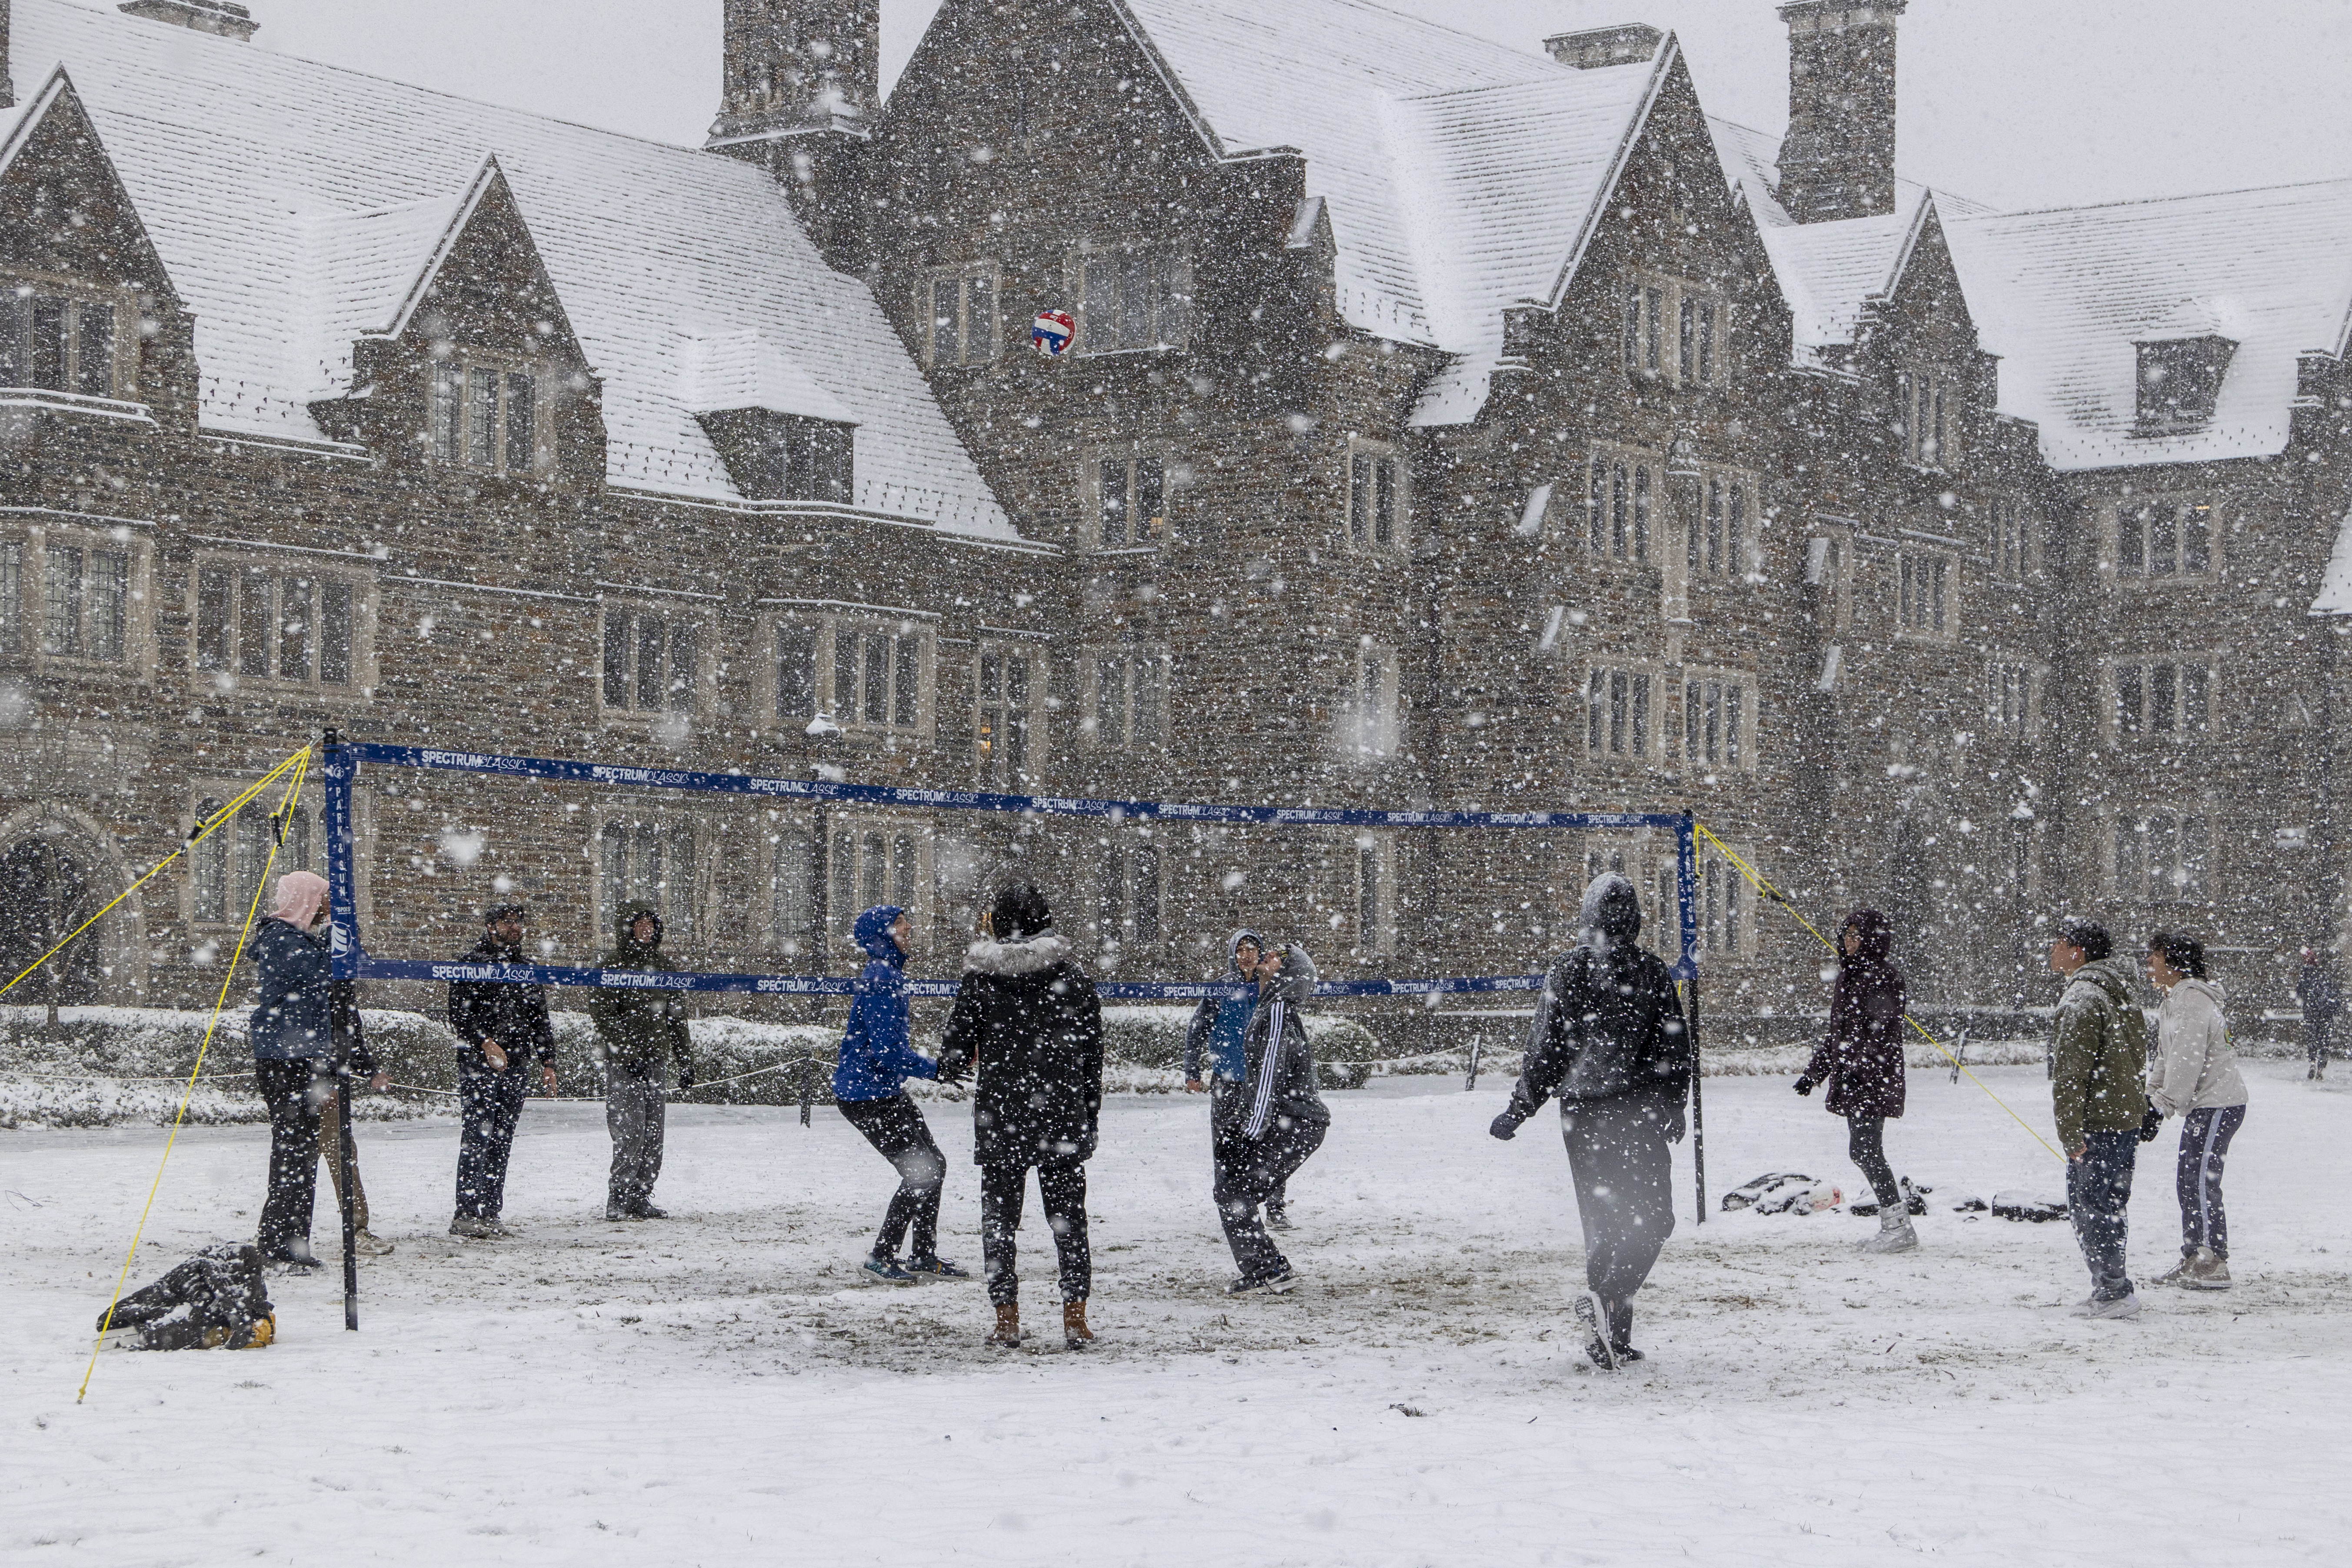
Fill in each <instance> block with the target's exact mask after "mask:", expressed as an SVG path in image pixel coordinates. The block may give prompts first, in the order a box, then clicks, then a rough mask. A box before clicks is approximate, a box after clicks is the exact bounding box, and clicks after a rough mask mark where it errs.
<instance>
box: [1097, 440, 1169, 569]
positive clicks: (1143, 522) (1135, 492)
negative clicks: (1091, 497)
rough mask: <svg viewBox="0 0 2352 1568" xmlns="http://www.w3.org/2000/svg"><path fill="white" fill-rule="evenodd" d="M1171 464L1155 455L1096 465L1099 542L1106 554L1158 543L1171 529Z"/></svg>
mask: <svg viewBox="0 0 2352 1568" xmlns="http://www.w3.org/2000/svg"><path fill="white" fill-rule="evenodd" d="M1168 489H1169V487H1168V464H1167V461H1166V459H1165V458H1161V457H1160V454H1158V453H1156V452H1123V453H1114V454H1110V455H1108V456H1105V457H1102V458H1097V460H1096V463H1095V510H1096V524H1097V526H1096V533H1095V539H1096V542H1097V543H1098V544H1100V545H1101V546H1102V547H1103V548H1104V549H1106V550H1118V549H1122V548H1125V547H1126V546H1128V545H1131V544H1153V543H1157V542H1159V540H1160V536H1161V535H1162V534H1163V533H1165V532H1166V531H1167V529H1168Z"/></svg>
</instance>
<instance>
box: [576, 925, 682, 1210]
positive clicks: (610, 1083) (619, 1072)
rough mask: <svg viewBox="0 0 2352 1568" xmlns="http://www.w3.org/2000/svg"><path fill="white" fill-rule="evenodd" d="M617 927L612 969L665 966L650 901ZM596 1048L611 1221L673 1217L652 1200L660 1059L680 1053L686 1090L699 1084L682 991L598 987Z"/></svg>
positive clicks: (662, 1096) (591, 1008)
mask: <svg viewBox="0 0 2352 1568" xmlns="http://www.w3.org/2000/svg"><path fill="white" fill-rule="evenodd" d="M614 923H615V929H614V942H613V951H612V952H608V953H606V954H605V955H604V968H606V969H647V970H656V971H663V972H667V971H671V970H674V969H675V967H676V966H675V965H674V964H672V963H669V962H668V961H667V960H666V959H664V958H663V957H662V955H661V939H662V922H661V917H660V916H659V915H656V914H655V913H654V910H653V906H652V905H650V904H626V905H624V906H623V907H622V909H621V912H620V918H619V919H618V921H615V922H614ZM588 1016H589V1017H590V1018H591V1019H592V1020H593V1021H594V1023H595V1025H596V1049H597V1054H598V1055H599V1056H600V1057H602V1058H603V1059H604V1126H605V1128H606V1129H607V1130H608V1131H610V1132H611V1133H612V1134H613V1177H612V1184H611V1186H610V1188H609V1190H608V1192H607V1194H606V1196H605V1202H604V1217H605V1218H606V1219H609V1220H631V1219H667V1218H668V1217H669V1216H668V1215H666V1214H664V1213H663V1212H662V1211H661V1210H660V1209H657V1208H656V1207H654V1204H653V1197H654V1183H655V1181H656V1179H657V1178H659V1176H660V1175H661V1165H662V1126H663V1122H664V1121H665V1120H666V1119H667V1104H668V1098H667V1091H666V1088H665V1084H664V1074H663V1070H662V1067H663V1063H662V1058H664V1057H665V1056H670V1057H675V1058H677V1087H678V1089H679V1091H680V1092H684V1091H685V1090H687V1089H692V1088H693V1087H694V1058H693V1057H692V1055H691V1054H689V1047H690V1046H691V1041H690V1039H689V1038H688V1035H687V1030H686V1009H685V1007H684V1006H683V1005H681V1004H680V1002H679V1000H678V993H677V992H676V991H673V990H669V989H667V988H657V987H653V986H647V987H645V988H643V989H640V988H637V987H635V986H610V985H607V986H600V987H599V988H598V989H597V992H596V995H595V998H594V999H593V1001H591V1002H590V1003H589V1004H588Z"/></svg>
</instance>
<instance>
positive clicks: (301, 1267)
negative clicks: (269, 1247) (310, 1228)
mask: <svg viewBox="0 0 2352 1568" xmlns="http://www.w3.org/2000/svg"><path fill="white" fill-rule="evenodd" d="M262 1256H263V1258H266V1259H267V1260H268V1261H269V1262H271V1263H274V1264H276V1265H278V1268H282V1269H284V1270H285V1271H286V1272H287V1273H289V1274H310V1273H314V1272H316V1271H317V1270H318V1269H319V1268H320V1262H319V1256H318V1254H316V1253H314V1252H312V1251H311V1250H310V1243H309V1242H307V1241H297V1242H292V1243H289V1245H287V1246H285V1247H279V1248H278V1250H277V1251H275V1252H268V1253H264V1254H262Z"/></svg>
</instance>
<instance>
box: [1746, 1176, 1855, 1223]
mask: <svg viewBox="0 0 2352 1568" xmlns="http://www.w3.org/2000/svg"><path fill="white" fill-rule="evenodd" d="M1843 1195H1844V1194H1842V1193H1840V1192H1839V1191H1838V1190H1837V1188H1835V1187H1833V1186H1832V1185H1831V1184H1829V1183H1827V1182H1824V1181H1822V1180H1820V1179H1818V1178H1816V1177H1812V1176H1808V1175H1805V1174H1803V1173H1800V1172H1796V1171H1775V1172H1773V1173H1770V1174H1769V1175H1764V1176H1759V1177H1757V1178H1756V1179H1755V1180H1754V1181H1752V1182H1743V1183H1742V1184H1739V1185H1738V1186H1736V1187H1734V1188H1732V1189H1731V1191H1729V1192H1727V1193H1726V1194H1723V1207H1724V1212H1725V1213H1727V1214H1728V1213H1731V1212H1733V1211H1735V1210H1738V1209H1753V1210H1754V1211H1755V1212H1756V1213H1758V1214H1819V1213H1821V1211H1822V1210H1823V1209H1827V1208H1835V1207H1836V1206H1837V1205H1838V1200H1839V1199H1840V1198H1842V1197H1843Z"/></svg>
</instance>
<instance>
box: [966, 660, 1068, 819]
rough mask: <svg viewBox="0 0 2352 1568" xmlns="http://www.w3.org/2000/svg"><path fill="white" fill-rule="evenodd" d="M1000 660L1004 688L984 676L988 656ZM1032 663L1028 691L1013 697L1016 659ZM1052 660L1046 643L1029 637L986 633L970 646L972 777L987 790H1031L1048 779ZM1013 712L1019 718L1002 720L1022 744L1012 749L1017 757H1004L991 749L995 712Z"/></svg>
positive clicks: (1023, 792) (1016, 792) (999, 679)
mask: <svg viewBox="0 0 2352 1568" xmlns="http://www.w3.org/2000/svg"><path fill="white" fill-rule="evenodd" d="M991 658H993V659H995V660H996V661H997V680H996V684H997V686H998V687H999V689H998V690H997V691H993V692H992V691H991V690H990V689H989V684H988V681H987V679H985V677H986V674H987V666H988V661H989V660H990V659H991ZM1016 658H1018V659H1021V660H1024V661H1025V662H1026V663H1027V665H1028V676H1027V680H1028V691H1027V694H1026V695H1025V696H1024V697H1023V698H1022V699H1020V700H1019V705H1018V707H1017V709H1016V706H1015V700H1014V699H1013V697H1012V696H1011V694H1010V687H1011V682H1012V672H1013V662H1012V661H1013V660H1014V659H1016ZM1052 666H1053V660H1052V658H1051V656H1050V652H1049V649H1048V648H1047V646H1046V645H1045V643H1044V642H1042V641H1038V642H1032V641H1029V640H1027V639H1025V638H1018V637H1015V638H1010V639H1007V638H1003V637H982V639H980V641H979V642H978V643H977V644H976V645H975V646H974V647H973V648H972V650H971V692H972V700H971V762H972V782H973V783H974V784H977V785H978V786H979V787H980V788H982V789H983V790H992V791H996V792H999V793H1002V794H1006V795H1029V794H1034V786H1036V785H1039V784H1044V783H1045V769H1044V767H1043V765H1042V763H1043V760H1044V753H1043V752H1042V750H1041V747H1042V746H1043V744H1044V742H1045V739H1046V728H1045V725H1046V718H1045V716H1046V714H1047V712H1048V711H1049V710H1050V703H1049V701H1048V690H1047V688H1048V685H1049V680H1050V675H1051V671H1052ZM1000 711H1001V712H1003V713H1005V714H1007V715H1010V714H1012V713H1013V712H1015V711H1017V712H1018V713H1019V715H1020V717H1019V718H1018V720H1013V719H1011V718H1007V719H1006V720H1004V721H1003V722H1004V723H1005V725H1006V727H1007V729H1008V730H1009V731H1012V732H1013V733H1017V734H1018V735H1019V736H1020V737H1021V743H1020V744H1019V745H1018V746H1016V747H1014V748H1012V750H1013V752H1017V753H1018V756H1019V761H1017V762H1016V761H1015V760H1014V759H1013V757H1012V756H1006V757H1004V758H1002V759H1000V758H999V757H998V756H997V755H996V754H995V753H994V752H992V750H991V749H990V748H991V746H992V743H993V742H992V740H991V739H990V737H991V736H992V733H993V731H992V729H991V728H990V725H991V716H992V714H994V713H997V712H1000Z"/></svg>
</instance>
